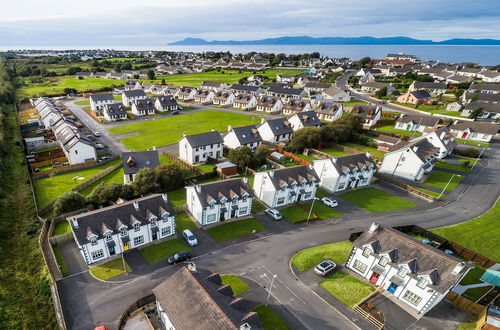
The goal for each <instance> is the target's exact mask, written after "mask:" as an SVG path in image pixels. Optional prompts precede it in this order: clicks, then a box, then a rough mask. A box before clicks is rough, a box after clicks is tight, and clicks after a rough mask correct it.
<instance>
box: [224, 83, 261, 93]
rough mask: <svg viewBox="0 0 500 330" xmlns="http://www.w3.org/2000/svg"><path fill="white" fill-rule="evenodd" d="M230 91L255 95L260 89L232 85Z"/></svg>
mask: <svg viewBox="0 0 500 330" xmlns="http://www.w3.org/2000/svg"><path fill="white" fill-rule="evenodd" d="M230 89H232V90H235V91H244V92H253V93H256V92H257V91H258V90H259V89H260V87H259V86H250V85H242V84H233V85H232V86H231V87H230Z"/></svg>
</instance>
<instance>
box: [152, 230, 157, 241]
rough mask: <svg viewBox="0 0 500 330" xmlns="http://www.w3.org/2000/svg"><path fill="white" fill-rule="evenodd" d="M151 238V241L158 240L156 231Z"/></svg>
mask: <svg viewBox="0 0 500 330" xmlns="http://www.w3.org/2000/svg"><path fill="white" fill-rule="evenodd" d="M151 238H152V239H153V241H155V240H157V239H158V232H157V231H155V232H154V233H153V235H152V236H151Z"/></svg>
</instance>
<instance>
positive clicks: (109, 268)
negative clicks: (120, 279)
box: [90, 258, 132, 281]
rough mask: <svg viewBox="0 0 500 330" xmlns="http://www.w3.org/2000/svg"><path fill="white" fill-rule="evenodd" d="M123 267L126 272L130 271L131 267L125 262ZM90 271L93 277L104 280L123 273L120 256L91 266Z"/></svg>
mask: <svg viewBox="0 0 500 330" xmlns="http://www.w3.org/2000/svg"><path fill="white" fill-rule="evenodd" d="M125 268H126V270H127V272H131V271H132V269H130V266H129V265H128V264H127V263H126V262H125ZM90 272H91V273H92V275H94V276H95V277H97V278H99V279H101V280H104V281H106V280H109V279H110V278H113V277H116V276H118V275H121V274H124V273H125V272H124V271H123V261H122V258H116V259H113V260H111V261H108V262H106V263H104V264H102V265H99V266H95V267H92V268H90Z"/></svg>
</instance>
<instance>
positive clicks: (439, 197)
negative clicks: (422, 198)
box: [436, 173, 461, 200]
mask: <svg viewBox="0 0 500 330" xmlns="http://www.w3.org/2000/svg"><path fill="white" fill-rule="evenodd" d="M455 175H456V176H459V177H461V175H458V174H455V173H453V175H452V176H451V178H450V180H448V183H447V184H446V186H444V188H443V190H442V191H441V193H440V194H439V196H438V197H437V198H436V199H437V200H439V199H441V196H442V195H443V193H444V191H445V190H446V188H448V185H449V184H450V182H451V180H453V178H454V177H455Z"/></svg>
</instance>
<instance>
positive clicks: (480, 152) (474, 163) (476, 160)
mask: <svg viewBox="0 0 500 330" xmlns="http://www.w3.org/2000/svg"><path fill="white" fill-rule="evenodd" d="M483 151H484V148H483V149H481V152H480V153H479V156H477V159H476V161H475V162H474V164H472V167H471V168H470V170H471V171H472V170H473V169H474V166H476V164H477V162H478V161H479V158H481V155H482V154H483Z"/></svg>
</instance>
